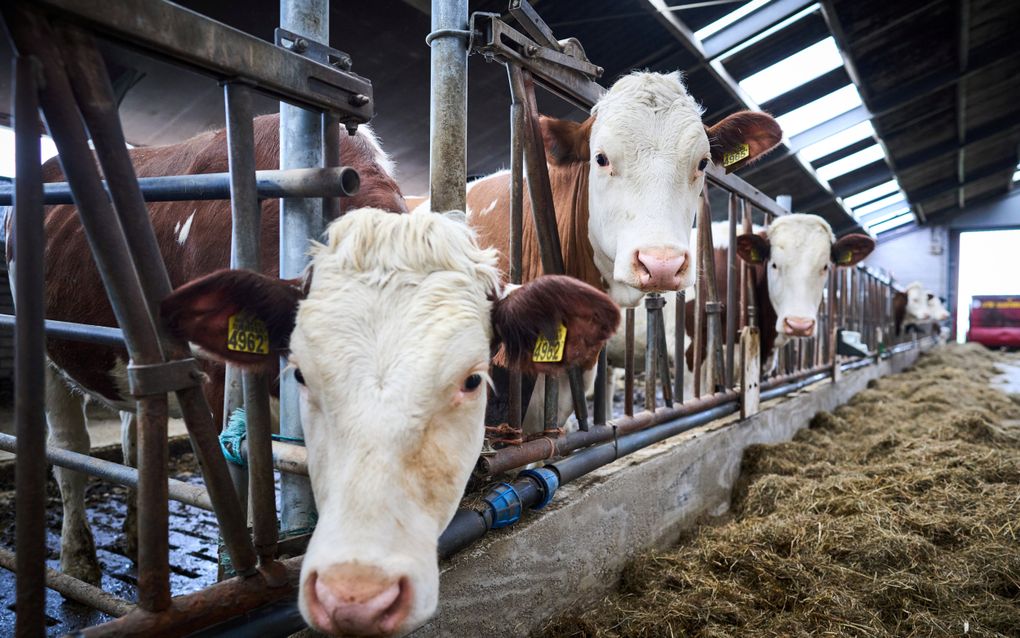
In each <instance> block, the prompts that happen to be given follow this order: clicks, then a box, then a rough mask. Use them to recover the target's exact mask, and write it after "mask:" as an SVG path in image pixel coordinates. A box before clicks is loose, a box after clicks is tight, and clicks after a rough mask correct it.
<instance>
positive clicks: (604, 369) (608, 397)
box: [594, 346, 613, 425]
mask: <svg viewBox="0 0 1020 638" xmlns="http://www.w3.org/2000/svg"><path fill="white" fill-rule="evenodd" d="M608 373H609V361H608V359H607V356H606V349H605V347H604V346H603V348H602V350H600V351H599V360H598V363H597V364H595V417H594V418H595V424H596V425H605V424H606V420H607V419H608V418H609V415H610V414H611V413H612V410H610V409H609V406H610V404H611V403H612V400H613V394H612V390H610V389H609V387H608V385H607V384H608V379H609V374H608Z"/></svg>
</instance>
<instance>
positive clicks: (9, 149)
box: [0, 126, 57, 177]
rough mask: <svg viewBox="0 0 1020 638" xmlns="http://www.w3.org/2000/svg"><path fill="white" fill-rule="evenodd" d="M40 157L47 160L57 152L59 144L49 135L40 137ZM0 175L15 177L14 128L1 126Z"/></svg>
mask: <svg viewBox="0 0 1020 638" xmlns="http://www.w3.org/2000/svg"><path fill="white" fill-rule="evenodd" d="M39 151H40V154H39V157H40V160H41V161H43V162H45V161H46V160H48V159H49V158H51V157H53V156H54V155H56V154H57V146H56V144H54V143H53V139H52V138H51V137H50V136H48V135H42V136H40V137H39ZM0 175H2V176H4V177H14V130H13V129H10V128H8V127H6V126H3V127H0Z"/></svg>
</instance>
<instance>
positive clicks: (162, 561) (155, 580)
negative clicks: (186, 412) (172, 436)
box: [136, 394, 170, 612]
mask: <svg viewBox="0 0 1020 638" xmlns="http://www.w3.org/2000/svg"><path fill="white" fill-rule="evenodd" d="M137 418H138V490H137V492H136V498H137V499H138V606H139V607H140V608H142V609H144V610H146V611H151V612H159V611H162V610H164V609H166V608H167V607H169V606H170V538H169V529H170V508H169V501H168V497H169V493H168V492H169V490H168V487H167V481H168V480H169V477H168V476H167V465H168V463H169V461H170V458H169V451H168V449H167V418H168V410H167V399H166V394H161V395H152V396H146V397H142V398H140V399H139V400H138V417H137Z"/></svg>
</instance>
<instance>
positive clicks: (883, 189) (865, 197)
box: [843, 179, 900, 208]
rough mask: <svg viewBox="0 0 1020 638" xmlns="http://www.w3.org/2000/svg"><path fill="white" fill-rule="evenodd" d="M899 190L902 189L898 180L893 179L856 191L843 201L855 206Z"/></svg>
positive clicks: (852, 206) (851, 206)
mask: <svg viewBox="0 0 1020 638" xmlns="http://www.w3.org/2000/svg"><path fill="white" fill-rule="evenodd" d="M898 190H900V186H899V184H897V183H896V180H894V179H891V180H889V181H888V182H884V183H882V184H879V185H878V186H872V187H871V188H869V189H868V190H864V191H861V192H859V193H854V194H853V195H851V196H849V197H844V198H843V203H844V204H846V205H847V206H849V207H850V208H855V207H857V206H860V205H861V204H867V203H868V202H870V201H872V200H875V199H878V198H879V197H882V196H883V195H888V194H889V193H895V192H896V191H898Z"/></svg>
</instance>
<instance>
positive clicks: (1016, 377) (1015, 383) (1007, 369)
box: [992, 356, 1020, 394]
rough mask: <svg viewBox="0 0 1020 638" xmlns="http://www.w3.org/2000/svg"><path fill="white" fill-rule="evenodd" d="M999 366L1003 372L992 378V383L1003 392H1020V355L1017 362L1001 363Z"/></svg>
mask: <svg viewBox="0 0 1020 638" xmlns="http://www.w3.org/2000/svg"><path fill="white" fill-rule="evenodd" d="M997 367H998V368H999V370H1001V371H1002V374H1000V375H999V376H997V377H995V378H994V379H992V385H994V386H995V387H996V388H998V389H1000V390H1002V391H1003V392H1009V393H1011V394H1020V356H1017V358H1016V361H1015V363H1000V364H998V365H997Z"/></svg>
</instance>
